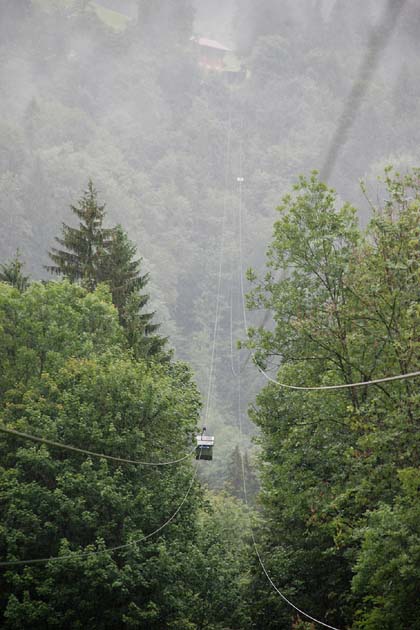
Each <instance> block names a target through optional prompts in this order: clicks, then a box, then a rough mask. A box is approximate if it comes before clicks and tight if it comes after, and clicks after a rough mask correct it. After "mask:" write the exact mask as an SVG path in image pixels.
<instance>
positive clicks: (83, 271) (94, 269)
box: [47, 180, 113, 291]
mask: <svg viewBox="0 0 420 630" xmlns="http://www.w3.org/2000/svg"><path fill="white" fill-rule="evenodd" d="M97 197H98V193H97V191H96V189H95V188H94V186H93V183H92V180H89V182H88V188H87V190H86V191H85V192H84V193H83V196H82V197H81V199H80V200H79V201H78V202H77V205H76V206H73V205H72V206H70V208H71V210H72V211H73V212H74V214H75V215H76V216H78V217H79V219H80V223H79V227H78V228H74V227H70V226H69V225H67V224H66V223H63V236H62V238H59V237H56V239H55V240H56V241H57V243H59V244H60V245H61V246H62V247H64V248H65V249H56V248H54V247H53V248H52V250H51V251H50V252H49V254H48V255H49V257H50V258H51V260H52V261H53V262H54V263H55V264H54V265H50V266H47V269H48V271H50V272H51V273H53V274H57V275H63V276H65V277H67V278H68V279H69V280H70V281H71V282H77V281H79V282H81V284H82V285H83V286H85V287H86V288H87V289H88V290H89V291H93V290H94V289H95V287H96V286H97V284H98V282H100V280H101V278H100V273H101V271H100V269H101V265H102V258H103V256H104V254H105V252H106V251H107V250H108V249H109V247H110V245H111V237H112V233H113V231H112V230H111V229H106V228H104V227H103V225H102V224H103V220H104V217H105V206H104V205H99V204H98V199H97Z"/></svg>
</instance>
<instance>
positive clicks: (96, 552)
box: [0, 454, 200, 567]
mask: <svg viewBox="0 0 420 630" xmlns="http://www.w3.org/2000/svg"><path fill="white" fill-rule="evenodd" d="M198 459H200V454H199V458H198ZM197 469H198V461H197V464H196V465H195V468H194V474H193V476H192V479H191V482H190V485H189V486H188V490H187V492H186V493H185V495H184V496H183V498H182V500H181V503H180V504H179V505H178V507H177V508H176V510H175V512H174V513H173V514H172V515H171V516H170V517H169V518H168V519H167V520H166V521H165V522H164V523H163V525H160V526H159V527H157V528H156V529H155V530H153V531H152V532H150V533H149V534H146V535H145V536H142V537H141V538H138V539H137V540H132V541H131V542H129V543H124V544H123V545H116V546H115V547H106V548H104V549H96V550H94V551H80V552H79V551H74V552H72V553H69V554H65V555H62V556H49V557H47V558H31V559H29V560H3V561H1V562H0V567H12V566H18V565H25V564H40V563H45V562H56V561H60V560H70V559H73V558H84V557H87V556H96V555H99V554H101V553H114V552H115V551H121V550H122V549H128V548H129V547H133V546H135V545H139V544H140V543H142V542H144V541H145V540H148V539H149V538H151V537H152V536H155V535H156V534H158V533H159V532H161V531H162V530H163V529H164V528H165V527H167V526H168V525H169V524H170V523H171V522H172V521H173V520H174V518H175V517H176V516H177V515H178V513H179V512H180V510H181V509H182V507H183V505H184V503H185V502H186V500H187V498H188V495H189V494H190V492H191V490H192V487H193V485H194V482H195V478H196V476H197Z"/></svg>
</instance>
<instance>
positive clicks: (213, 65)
mask: <svg viewBox="0 0 420 630" xmlns="http://www.w3.org/2000/svg"><path fill="white" fill-rule="evenodd" d="M191 41H193V42H194V44H195V45H196V46H197V50H198V63H199V65H200V66H202V67H203V68H206V69H207V70H218V71H219V72H220V71H222V70H224V68H225V57H226V54H227V53H231V52H232V49H231V48H228V47H227V46H224V45H223V44H221V43H220V42H217V41H216V40H215V39H208V38H207V37H192V38H191Z"/></svg>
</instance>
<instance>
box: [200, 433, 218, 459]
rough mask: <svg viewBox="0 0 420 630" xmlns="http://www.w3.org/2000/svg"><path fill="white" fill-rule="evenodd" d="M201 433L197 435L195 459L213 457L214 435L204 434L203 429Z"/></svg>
mask: <svg viewBox="0 0 420 630" xmlns="http://www.w3.org/2000/svg"><path fill="white" fill-rule="evenodd" d="M205 430H206V429H205V428H204V429H203V432H202V433H201V435H197V438H196V439H197V448H196V449H195V459H206V460H212V459H213V446H214V437H213V436H212V435H204V431H205Z"/></svg>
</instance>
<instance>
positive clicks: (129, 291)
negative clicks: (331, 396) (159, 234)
mask: <svg viewBox="0 0 420 630" xmlns="http://www.w3.org/2000/svg"><path fill="white" fill-rule="evenodd" d="M135 256H136V246H135V245H134V243H132V242H131V241H130V240H129V238H128V236H127V234H126V232H124V230H123V228H122V227H121V225H117V226H116V227H115V228H114V230H113V232H112V238H111V240H110V244H109V248H108V249H107V250H106V252H104V255H103V256H102V258H101V261H100V268H99V274H98V277H99V279H100V281H102V282H106V283H107V284H108V286H109V288H110V291H111V295H112V302H113V304H114V306H115V307H116V308H117V310H118V315H119V319H120V323H121V325H122V326H123V328H124V329H125V332H126V336H127V340H128V343H129V345H130V347H131V348H133V350H134V353H135V355H136V356H143V357H144V356H150V355H155V354H157V353H158V352H160V351H161V349H162V347H163V345H164V344H165V342H166V339H165V338H163V337H160V336H159V335H156V334H154V333H155V332H156V330H157V329H158V328H159V324H156V323H153V322H152V319H153V317H154V315H155V313H154V312H150V313H144V312H142V311H143V309H144V308H145V306H146V304H147V303H148V301H149V295H148V294H146V293H141V291H142V290H143V289H144V287H145V286H146V285H147V283H148V282H149V274H148V273H146V274H143V275H142V274H141V273H140V265H141V259H136V257H135Z"/></svg>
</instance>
